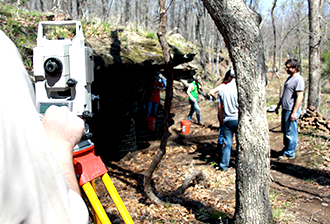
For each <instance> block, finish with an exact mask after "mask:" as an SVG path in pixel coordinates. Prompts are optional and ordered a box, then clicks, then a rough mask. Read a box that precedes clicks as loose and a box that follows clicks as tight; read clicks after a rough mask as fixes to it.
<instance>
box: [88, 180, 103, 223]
mask: <svg viewBox="0 0 330 224" xmlns="http://www.w3.org/2000/svg"><path fill="white" fill-rule="evenodd" d="M90 183H91V184H92V187H93V190H94V191H95V189H96V188H95V180H92V181H90ZM95 192H96V191H95ZM93 216H94V223H95V224H102V222H101V220H100V218H99V216H98V215H97V214H96V212H95V210H94V208H93Z"/></svg>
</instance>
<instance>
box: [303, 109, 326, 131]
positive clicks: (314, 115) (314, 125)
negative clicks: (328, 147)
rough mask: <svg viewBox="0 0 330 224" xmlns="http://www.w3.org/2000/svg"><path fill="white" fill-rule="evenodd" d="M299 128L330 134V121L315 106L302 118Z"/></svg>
mask: <svg viewBox="0 0 330 224" xmlns="http://www.w3.org/2000/svg"><path fill="white" fill-rule="evenodd" d="M299 126H300V128H302V129H312V130H319V131H322V132H327V133H330V119H329V117H327V116H323V115H322V114H321V113H320V112H319V111H317V110H316V108H315V107H314V106H310V107H309V108H308V109H307V111H306V113H305V114H304V115H303V116H302V117H301V118H300V120H299Z"/></svg>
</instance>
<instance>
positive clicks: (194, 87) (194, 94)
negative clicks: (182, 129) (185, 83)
mask: <svg viewBox="0 0 330 224" xmlns="http://www.w3.org/2000/svg"><path fill="white" fill-rule="evenodd" d="M198 90H202V91H203V87H202V84H201V82H200V77H198V78H196V79H195V81H193V82H192V83H190V85H189V87H188V90H187V94H188V96H189V103H190V105H191V108H190V112H189V115H188V119H187V120H188V121H190V120H191V117H192V115H193V114H194V112H195V111H196V116H197V121H198V124H201V115H200V108H199V106H198Z"/></svg>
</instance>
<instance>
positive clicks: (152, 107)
mask: <svg viewBox="0 0 330 224" xmlns="http://www.w3.org/2000/svg"><path fill="white" fill-rule="evenodd" d="M149 87H150V92H151V95H150V96H149V98H148V99H147V101H148V102H147V112H146V117H150V116H151V115H153V116H154V117H156V115H157V108H158V105H159V102H160V90H164V87H165V86H164V84H163V82H162V79H161V78H160V77H159V76H157V77H156V78H155V80H154V82H153V84H152V85H151V86H149Z"/></svg>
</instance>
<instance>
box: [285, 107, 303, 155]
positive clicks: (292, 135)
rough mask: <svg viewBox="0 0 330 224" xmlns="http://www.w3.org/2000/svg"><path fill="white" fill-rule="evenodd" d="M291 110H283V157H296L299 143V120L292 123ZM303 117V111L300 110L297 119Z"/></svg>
mask: <svg viewBox="0 0 330 224" xmlns="http://www.w3.org/2000/svg"><path fill="white" fill-rule="evenodd" d="M291 113H292V111H291V110H282V124H281V126H282V132H283V143H284V148H283V150H282V151H283V155H284V156H288V157H294V156H295V151H296V148H297V143H298V130H297V127H298V120H296V121H291V120H290V117H291ZM300 115H301V110H298V112H297V117H298V118H299V117H300Z"/></svg>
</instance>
